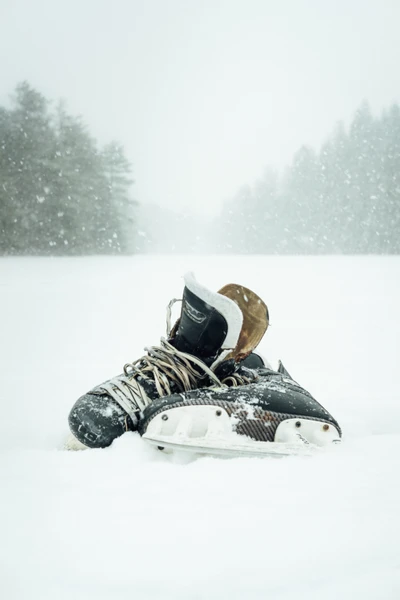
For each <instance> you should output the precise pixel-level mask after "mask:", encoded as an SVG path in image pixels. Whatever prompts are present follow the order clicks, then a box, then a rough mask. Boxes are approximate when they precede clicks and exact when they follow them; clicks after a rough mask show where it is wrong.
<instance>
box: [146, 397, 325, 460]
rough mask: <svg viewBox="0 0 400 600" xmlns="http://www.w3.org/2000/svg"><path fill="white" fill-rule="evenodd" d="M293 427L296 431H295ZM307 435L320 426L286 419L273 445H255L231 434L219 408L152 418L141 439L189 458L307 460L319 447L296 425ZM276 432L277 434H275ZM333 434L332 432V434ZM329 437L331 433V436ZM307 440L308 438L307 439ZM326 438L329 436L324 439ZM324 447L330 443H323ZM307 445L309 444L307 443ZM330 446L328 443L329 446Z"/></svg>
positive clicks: (176, 411)
mask: <svg viewBox="0 0 400 600" xmlns="http://www.w3.org/2000/svg"><path fill="white" fill-rule="evenodd" d="M296 423H297V427H296ZM299 423H301V424H302V425H303V428H307V427H304V426H308V428H309V429H311V433H312V431H313V430H315V428H318V430H319V429H320V428H321V427H322V423H316V422H312V421H308V422H306V421H305V420H302V419H290V420H288V421H286V422H283V423H282V424H281V425H280V426H279V427H278V430H279V434H278V437H275V440H276V441H274V442H267V441H265V442H264V441H255V440H252V439H251V438H250V437H247V436H244V435H239V434H237V433H236V432H235V431H234V424H235V418H234V417H233V418H232V417H231V416H229V415H228V413H227V412H226V411H225V410H224V409H223V408H221V407H219V406H212V405H197V406H181V407H175V408H172V409H169V410H167V411H165V412H162V413H159V414H158V415H156V416H155V417H154V418H153V419H152V420H151V421H150V423H149V424H148V427H147V430H146V432H145V433H144V434H143V436H142V437H143V439H145V440H146V441H147V442H148V443H150V444H152V445H153V446H157V447H158V448H160V449H162V450H166V451H173V450H182V451H184V452H191V453H192V454H210V455H216V456H277V457H279V456H290V455H302V456H311V455H312V454H315V452H318V450H319V446H320V445H321V444H320V443H318V442H319V439H318V438H315V443H313V442H314V439H312V440H310V439H306V438H305V437H304V436H302V435H300V434H299V433H298V425H299ZM278 430H277V433H278ZM335 431H336V430H335ZM331 435H332V437H333V435H335V434H333V432H332V434H331ZM310 437H311V436H310ZM328 437H329V436H328ZM326 441H327V442H328V443H329V442H330V441H333V440H329V439H327V440H326ZM310 442H311V443H310ZM329 445H330V443H329Z"/></svg>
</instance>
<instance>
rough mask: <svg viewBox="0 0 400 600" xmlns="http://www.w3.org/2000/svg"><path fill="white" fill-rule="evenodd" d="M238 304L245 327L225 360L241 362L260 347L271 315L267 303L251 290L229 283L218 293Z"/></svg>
mask: <svg viewBox="0 0 400 600" xmlns="http://www.w3.org/2000/svg"><path fill="white" fill-rule="evenodd" d="M218 293H219V294H222V295H223V296H226V297H227V298H230V299H231V300H233V302H235V303H236V304H237V306H238V307H239V308H240V311H241V313H242V315H243V325H242V329H241V332H240V335H239V340H238V342H237V344H236V346H235V348H234V349H233V350H232V352H230V353H229V354H228V355H227V356H225V360H228V359H230V358H234V359H235V361H236V362H239V361H241V360H243V359H244V358H246V357H247V356H249V354H250V353H251V352H252V351H253V350H254V349H255V348H256V347H257V346H258V344H259V343H260V341H261V340H262V338H263V336H264V333H265V332H266V331H267V329H268V325H269V313H268V308H267V305H266V304H265V302H263V300H261V298H260V297H259V296H257V294H256V293H255V292H253V291H252V290H250V289H249V288H246V287H244V286H243V285H238V284H237V283H228V284H227V285H224V287H223V288H221V289H220V290H219V292H218Z"/></svg>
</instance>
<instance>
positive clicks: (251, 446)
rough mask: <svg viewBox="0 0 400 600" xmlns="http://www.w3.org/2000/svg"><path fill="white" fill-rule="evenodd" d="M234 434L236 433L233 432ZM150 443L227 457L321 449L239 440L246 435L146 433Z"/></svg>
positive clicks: (294, 453) (307, 453) (306, 452)
mask: <svg viewBox="0 0 400 600" xmlns="http://www.w3.org/2000/svg"><path fill="white" fill-rule="evenodd" d="M232 435H234V434H232ZM142 437H143V439H145V440H146V441H147V442H148V443H149V444H151V445H152V446H157V448H159V449H160V450H169V451H174V450H175V451H183V452H189V453H191V454H200V455H201V454H202V455H210V456H225V457H232V458H235V457H240V456H248V457H259V458H262V457H268V456H269V457H275V458H282V457H284V456H312V455H313V454H315V453H316V452H318V451H319V450H320V449H319V448H318V446H314V445H311V444H308V445H306V444H301V443H299V444H283V443H277V442H255V441H252V440H250V439H247V442H246V441H242V440H238V439H237V438H243V437H244V436H239V435H238V436H235V438H230V439H229V440H228V439H225V440H217V439H215V440H208V439H205V438H197V439H193V438H186V439H184V438H181V439H179V440H176V439H173V438H171V437H169V436H162V435H158V436H157V437H150V435H149V434H147V433H145V434H144V435H143V436H142Z"/></svg>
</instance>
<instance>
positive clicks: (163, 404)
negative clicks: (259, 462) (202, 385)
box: [139, 357, 342, 456]
mask: <svg viewBox="0 0 400 600" xmlns="http://www.w3.org/2000/svg"><path fill="white" fill-rule="evenodd" d="M260 360H261V359H260V357H257V360H253V357H251V359H250V360H248V359H246V360H245V361H244V365H246V364H247V365H251V367H250V368H251V371H254V370H255V372H256V374H257V379H256V380H255V381H254V380H253V381H251V380H248V384H247V385H240V387H224V388H213V389H212V393H210V390H206V389H197V390H192V391H189V392H187V393H186V394H184V395H181V394H174V395H172V396H168V397H166V398H163V399H160V400H156V401H155V402H154V403H153V404H152V405H151V406H148V407H147V408H146V410H145V411H144V414H143V418H142V419H141V422H140V428H139V431H140V433H141V435H142V436H143V437H144V438H145V439H146V440H147V441H148V442H150V443H151V444H153V445H155V446H157V447H158V448H159V449H160V450H163V451H173V450H183V451H187V452H190V453H192V454H195V455H196V454H211V455H231V456H263V455H267V456H268V455H273V456H284V455H291V454H312V453H314V452H315V451H316V450H317V449H318V448H320V447H324V446H325V447H326V446H332V444H336V443H338V442H340V440H341V436H342V433H341V429H340V426H339V424H338V422H337V421H336V420H335V419H334V418H333V417H332V415H331V414H330V413H329V412H328V411H327V410H326V409H325V408H324V407H323V406H321V404H319V402H317V400H315V398H313V396H311V394H310V393H309V392H307V390H305V389H304V388H302V387H301V386H300V385H299V384H298V383H296V382H295V381H294V380H293V379H292V378H291V377H290V376H289V374H288V372H287V371H286V369H285V368H284V367H283V365H282V363H280V366H279V368H278V370H277V371H273V370H272V369H269V368H265V367H262V366H256V363H257V364H258V365H259V364H260V362H259V361H260ZM247 370H248V367H247V366H243V365H242V366H240V367H239V369H238V370H236V373H235V376H234V377H236V378H237V377H238V376H239V375H242V376H243V371H244V372H246V371H247ZM234 377H233V378H232V381H234ZM228 380H229V378H228V379H226V380H225V381H228ZM246 383H247V382H246Z"/></svg>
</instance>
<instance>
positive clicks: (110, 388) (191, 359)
mask: <svg viewBox="0 0 400 600" xmlns="http://www.w3.org/2000/svg"><path fill="white" fill-rule="evenodd" d="M145 350H146V352H147V354H145V355H144V356H142V357H141V358H139V359H138V360H136V361H135V362H133V363H127V364H126V365H125V366H124V375H120V376H118V377H114V378H113V379H111V380H110V381H108V382H106V383H104V384H102V385H101V386H99V387H98V390H99V391H100V392H106V393H107V394H109V395H110V396H111V397H112V398H113V399H114V400H115V401H116V402H117V403H118V404H119V405H120V406H121V407H122V408H123V409H124V410H125V411H126V412H127V413H128V415H129V416H130V417H131V419H132V420H133V422H136V421H137V413H138V411H142V410H144V409H145V408H146V406H148V404H150V402H151V398H149V396H148V395H147V394H146V392H145V390H144V389H143V386H141V385H140V384H139V383H138V381H137V377H138V376H141V377H143V378H144V379H149V380H151V381H153V382H154V384H155V386H156V389H157V393H158V395H159V396H160V397H162V396H169V395H171V394H172V393H173V391H172V389H171V385H173V387H174V392H176V391H178V392H188V391H189V390H193V389H196V388H198V387H202V384H204V383H205V382H206V381H207V382H209V381H210V380H211V382H212V384H213V385H216V386H217V387H226V386H235V387H236V386H238V385H246V384H248V383H251V381H252V379H251V378H249V377H246V376H243V375H239V374H232V375H230V376H229V377H226V378H225V379H223V380H222V381H221V380H220V379H218V377H217V376H216V375H215V373H214V372H213V371H212V370H211V369H210V368H209V367H207V365H206V364H205V363H204V362H203V361H201V360H200V359H198V358H196V357H195V356H192V355H191V354H186V353H185V352H181V351H179V350H177V349H176V348H174V346H172V345H171V344H170V343H169V342H167V340H166V339H164V338H161V341H160V346H150V347H148V348H147V347H146V348H145ZM208 378H209V379H208Z"/></svg>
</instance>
